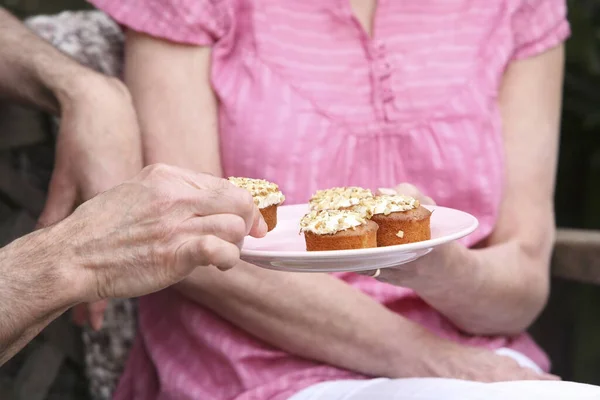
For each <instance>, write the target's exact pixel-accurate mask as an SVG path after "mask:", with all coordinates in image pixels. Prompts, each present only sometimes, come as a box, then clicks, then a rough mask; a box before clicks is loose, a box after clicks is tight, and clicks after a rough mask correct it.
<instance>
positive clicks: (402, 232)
mask: <svg viewBox="0 0 600 400" xmlns="http://www.w3.org/2000/svg"><path fill="white" fill-rule="evenodd" d="M396 236H398V237H399V238H400V239H402V238H403V237H404V231H398V233H396Z"/></svg>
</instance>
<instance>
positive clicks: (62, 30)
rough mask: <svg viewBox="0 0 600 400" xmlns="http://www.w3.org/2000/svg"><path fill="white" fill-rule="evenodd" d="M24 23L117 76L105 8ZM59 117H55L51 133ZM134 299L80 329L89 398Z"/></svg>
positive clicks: (125, 342)
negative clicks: (97, 327)
mask: <svg viewBox="0 0 600 400" xmlns="http://www.w3.org/2000/svg"><path fill="white" fill-rule="evenodd" d="M26 24H27V25H28V26H29V27H30V28H31V29H32V30H33V31H35V32H36V33H37V34H38V35H40V36H41V37H42V38H44V39H46V40H47V41H49V42H50V43H52V44H53V45H54V46H55V47H57V48H58V49H60V50H62V51H63V52H65V53H67V54H69V55H70V56H72V57H74V58H75V59H77V60H78V61H79V62H81V63H82V64H84V65H87V66H88V67H90V68H92V69H95V70H97V71H99V72H102V73H104V74H107V75H112V76H119V75H120V71H121V67H122V64H123V62H122V59H123V56H122V54H123V33H122V32H121V30H120V28H119V26H118V25H117V24H115V22H114V21H113V20H112V19H110V18H108V17H107V16H106V14H104V13H102V12H99V11H93V12H75V13H73V12H65V13H62V14H59V15H56V16H39V17H34V18H30V19H29V20H27V21H26ZM59 123H60V121H59V120H58V119H57V120H55V128H56V130H55V133H57V132H58V129H57V128H58V124H59ZM136 308H137V306H136V302H135V301H132V300H113V301H111V302H110V303H109V305H108V308H107V310H106V314H105V319H104V326H103V327H102V329H101V330H100V331H98V332H95V331H93V330H91V329H89V328H85V329H84V330H83V343H84V348H85V365H86V374H87V377H88V379H89V382H90V393H91V397H92V399H94V400H108V399H110V398H112V394H113V392H114V390H115V387H116V385H117V382H118V379H119V377H120V375H121V374H122V372H123V368H124V367H125V361H126V359H127V356H128V354H129V349H130V348H131V345H132V342H133V339H134V337H135V332H136Z"/></svg>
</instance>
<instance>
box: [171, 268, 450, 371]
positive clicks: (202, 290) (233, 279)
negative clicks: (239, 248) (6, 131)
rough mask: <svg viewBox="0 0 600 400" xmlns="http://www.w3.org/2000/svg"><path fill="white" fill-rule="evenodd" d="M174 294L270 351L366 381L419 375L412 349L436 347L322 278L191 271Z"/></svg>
mask: <svg viewBox="0 0 600 400" xmlns="http://www.w3.org/2000/svg"><path fill="white" fill-rule="evenodd" d="M178 289H179V290H180V291H181V292H182V293H184V294H185V295H186V296H187V297H189V298H191V299H193V300H194V301H197V302H199V303H200V304H202V305H204V306H206V307H208V308H210V309H212V310H213V311H214V312H216V313H217V314H219V315H220V316H222V317H223V318H225V319H227V320H229V321H231V322H232V323H234V324H235V325H237V326H239V327H240V328H242V329H244V330H246V331H248V332H249V333H251V334H253V335H255V336H256V337H258V338H260V339H262V340H264V341H266V342H267V343H270V344H271V345H273V346H275V347H278V348H281V349H284V350H286V351H288V352H290V353H292V354H296V355H299V356H301V357H304V358H307V359H311V360H317V361H320V362H324V363H327V364H332V365H336V366H338V367H342V368H346V369H349V370H353V371H357V372H359V373H363V374H366V375H371V376H387V377H400V376H410V375H413V373H414V375H413V376H418V374H419V373H421V374H426V373H427V372H426V371H425V369H424V368H425V367H421V361H422V360H421V358H422V357H423V356H424V353H423V352H422V351H421V350H420V348H419V346H420V345H419V343H426V342H428V341H429V340H431V341H432V342H433V341H441V339H438V338H437V337H433V335H431V334H430V333H429V332H427V331H425V330H424V329H423V328H421V327H419V326H418V325H416V324H414V323H412V322H410V321H408V320H406V319H405V318H403V317H401V316H399V315H397V314H394V313H392V312H391V311H389V310H388V309H386V308H385V307H383V306H381V305H380V304H378V303H377V302H375V301H374V300H373V299H371V298H369V297H368V296H367V295H365V294H363V293H361V292H359V291H357V290H356V289H354V288H352V287H350V286H349V285H347V284H345V283H344V282H342V281H339V280H338V279H336V278H334V277H331V276H329V275H322V274H319V275H316V274H293V273H281V272H273V271H267V270H263V269H260V268H258V267H254V266H252V265H249V264H241V265H239V266H237V267H236V268H234V270H232V271H231V273H230V272H227V273H222V272H219V271H216V270H208V269H202V270H197V271H196V272H194V274H193V275H192V276H191V277H190V278H188V279H187V280H186V281H185V282H183V283H181V284H180V285H179V286H178ZM428 343H429V342H428ZM424 347H426V348H435V346H429V345H427V346H425V345H424ZM423 351H429V350H427V349H423ZM423 358H424V357H423ZM409 369H412V370H413V371H414V372H413V373H411V372H410V371H409Z"/></svg>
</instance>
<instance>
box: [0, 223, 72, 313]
mask: <svg viewBox="0 0 600 400" xmlns="http://www.w3.org/2000/svg"><path fill="white" fill-rule="evenodd" d="M54 230H55V228H54V227H51V228H45V229H41V230H38V231H35V232H33V233H30V234H29V235H26V236H23V237H21V238H19V239H17V240H15V241H13V242H12V243H10V244H9V245H7V246H6V247H4V248H3V249H1V252H2V253H1V256H0V258H1V266H0V270H4V271H2V272H3V273H2V275H3V276H4V277H9V278H8V279H4V280H0V281H2V283H4V284H5V286H4V287H2V288H0V293H1V294H2V297H3V301H4V297H5V296H6V298H8V299H12V300H13V301H14V302H15V303H16V305H17V306H18V308H20V309H21V310H23V309H25V310H27V314H28V315H29V316H30V318H32V320H38V319H41V318H43V317H45V316H46V315H48V314H50V313H54V312H57V311H61V312H62V311H64V310H66V309H68V308H69V307H71V306H73V305H75V304H77V303H79V302H80V301H81V300H80V299H81V298H82V296H81V295H80V291H81V288H82V285H81V284H80V283H79V282H76V281H75V280H74V277H73V276H72V275H71V274H70V270H71V268H70V267H69V258H70V257H69V256H68V255H67V254H66V253H67V251H66V246H65V240H64V239H65V238H62V237H60V236H59V234H57V233H55V232H53V231H54ZM0 286H1V284H0Z"/></svg>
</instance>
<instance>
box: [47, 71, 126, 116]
mask: <svg viewBox="0 0 600 400" xmlns="http://www.w3.org/2000/svg"><path fill="white" fill-rule="evenodd" d="M78 67H79V66H78ZM50 90H52V92H53V93H54V95H55V96H56V99H57V101H58V107H59V113H60V114H61V115H64V114H65V113H66V112H67V110H69V109H72V108H73V107H75V106H77V105H80V104H84V103H93V102H97V101H98V100H99V99H102V100H103V101H114V102H118V103H123V102H125V103H127V104H131V96H130V95H129V91H128V90H127V88H126V87H125V85H124V84H123V83H122V82H121V81H120V80H118V79H117V78H114V77H110V76H107V75H102V74H100V73H97V72H95V71H92V70H89V69H87V68H83V67H79V68H78V69H77V71H74V73H73V74H72V75H71V76H69V77H67V78H56V79H53V80H52V85H51V86H50Z"/></svg>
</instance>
